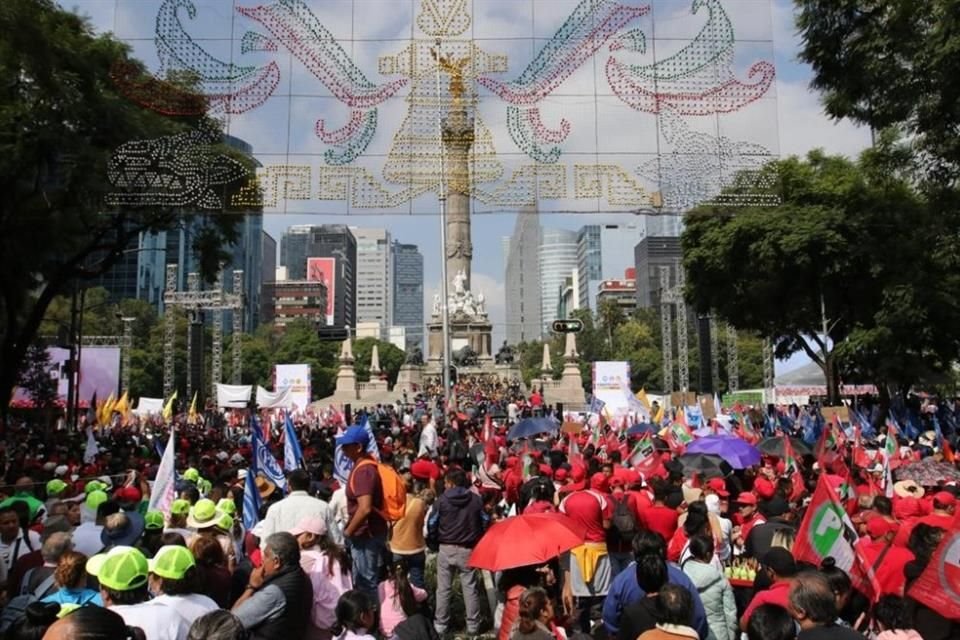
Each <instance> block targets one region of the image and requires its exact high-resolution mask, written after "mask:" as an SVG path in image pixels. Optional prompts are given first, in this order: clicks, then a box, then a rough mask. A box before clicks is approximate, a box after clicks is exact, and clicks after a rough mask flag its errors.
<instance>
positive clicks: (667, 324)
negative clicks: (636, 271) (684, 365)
mask: <svg viewBox="0 0 960 640" xmlns="http://www.w3.org/2000/svg"><path fill="white" fill-rule="evenodd" d="M669 290H670V267H660V336H661V344H660V348H661V350H662V351H663V392H664V393H667V394H669V393H670V392H672V391H673V335H672V334H673V311H672V310H671V306H672V305H671V303H670V302H669V301H668V297H669V296H668V293H667V292H668V291H669Z"/></svg>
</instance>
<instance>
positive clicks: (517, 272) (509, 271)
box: [504, 207, 559, 345]
mask: <svg viewBox="0 0 960 640" xmlns="http://www.w3.org/2000/svg"><path fill="white" fill-rule="evenodd" d="M540 232H541V230H540V216H539V214H538V212H537V209H536V208H532V207H529V208H525V209H522V210H521V211H520V212H519V213H518V214H517V221H516V224H515V226H514V229H513V235H511V236H510V238H509V239H505V240H504V246H505V247H506V248H507V255H506V260H505V263H506V267H505V273H504V290H505V294H506V299H505V300H504V303H505V308H506V323H507V326H506V336H507V342H509V343H510V344H513V345H516V344H520V343H521V342H527V341H530V340H539V339H540V337H541V336H542V334H543V316H542V315H541V313H540V305H541V299H540V294H541V286H540ZM557 287H559V283H558V284H557Z"/></svg>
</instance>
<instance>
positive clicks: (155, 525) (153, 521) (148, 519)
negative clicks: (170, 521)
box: [143, 509, 164, 531]
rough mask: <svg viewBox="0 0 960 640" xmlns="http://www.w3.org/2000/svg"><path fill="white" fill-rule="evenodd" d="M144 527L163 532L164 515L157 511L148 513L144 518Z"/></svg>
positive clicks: (153, 510)
mask: <svg viewBox="0 0 960 640" xmlns="http://www.w3.org/2000/svg"><path fill="white" fill-rule="evenodd" d="M143 525H144V527H146V528H147V529H148V530H150V531H156V530H157V529H161V530H162V529H163V527H164V520H163V513H162V512H160V511H157V510H156V509H152V510H150V511H147V513H146V515H144V516H143Z"/></svg>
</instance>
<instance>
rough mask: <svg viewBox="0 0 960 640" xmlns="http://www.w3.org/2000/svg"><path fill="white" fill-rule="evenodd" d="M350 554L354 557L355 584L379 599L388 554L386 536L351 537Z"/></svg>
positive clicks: (376, 599)
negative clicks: (378, 592) (378, 590)
mask: <svg viewBox="0 0 960 640" xmlns="http://www.w3.org/2000/svg"><path fill="white" fill-rule="evenodd" d="M350 556H351V557H352V558H353V586H354V588H355V589H359V590H360V591H364V592H366V593H367V594H368V595H369V596H370V597H372V598H373V600H374V602H377V601H379V596H378V595H377V586H378V585H379V584H380V574H381V572H382V569H383V562H384V559H385V558H386V556H387V540H386V538H376V537H374V538H369V537H355V538H350Z"/></svg>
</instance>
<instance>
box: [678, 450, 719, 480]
mask: <svg viewBox="0 0 960 640" xmlns="http://www.w3.org/2000/svg"><path fill="white" fill-rule="evenodd" d="M675 462H676V463H677V464H679V465H680V470H681V472H682V473H683V475H684V476H686V477H688V478H689V477H691V476H693V474H697V475H698V476H700V477H701V478H723V477H726V476H728V475H730V474H731V473H733V468H732V467H731V466H730V463H728V462H727V461H726V460H724V459H723V458H721V457H720V456H717V455H713V454H712V453H685V454H683V455H682V456H680V457H679V458H677V459H676V461H675Z"/></svg>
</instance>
